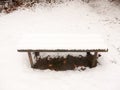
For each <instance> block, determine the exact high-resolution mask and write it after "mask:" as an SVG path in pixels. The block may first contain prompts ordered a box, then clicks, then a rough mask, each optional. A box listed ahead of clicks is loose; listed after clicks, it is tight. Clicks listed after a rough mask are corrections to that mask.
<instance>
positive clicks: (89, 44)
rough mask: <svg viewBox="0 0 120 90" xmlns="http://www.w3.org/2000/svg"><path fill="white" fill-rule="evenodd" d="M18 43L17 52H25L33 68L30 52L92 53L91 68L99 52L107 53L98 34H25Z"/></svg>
mask: <svg viewBox="0 0 120 90" xmlns="http://www.w3.org/2000/svg"><path fill="white" fill-rule="evenodd" d="M20 39H21V40H20V41H19V42H18V49H17V51H18V52H27V53H28V57H29V60H30V64H31V67H33V65H34V64H33V59H32V55H31V53H32V52H94V59H93V60H92V67H94V66H95V62H96V60H97V56H98V53H99V52H108V48H107V46H106V45H105V42H104V40H103V38H102V37H101V35H98V34H29V35H28V34H27V35H23V36H22V37H21V38H20Z"/></svg>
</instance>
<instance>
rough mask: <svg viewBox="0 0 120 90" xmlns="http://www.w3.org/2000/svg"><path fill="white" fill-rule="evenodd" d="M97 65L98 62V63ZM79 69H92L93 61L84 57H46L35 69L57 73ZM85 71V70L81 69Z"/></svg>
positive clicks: (40, 59)
mask: <svg viewBox="0 0 120 90" xmlns="http://www.w3.org/2000/svg"><path fill="white" fill-rule="evenodd" d="M96 63H97V62H96ZM77 67H91V60H89V59H88V58H87V57H83V56H72V55H67V57H66V58H64V57H60V56H58V57H54V58H52V57H50V56H48V57H45V58H39V59H37V61H36V63H35V64H34V66H33V68H35V69H42V70H44V69H50V70H55V71H65V70H74V69H75V68H77ZM81 69H83V70H84V69H85V68H81Z"/></svg>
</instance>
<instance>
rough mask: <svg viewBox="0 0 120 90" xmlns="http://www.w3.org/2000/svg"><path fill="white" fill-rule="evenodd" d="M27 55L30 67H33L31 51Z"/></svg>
mask: <svg viewBox="0 0 120 90" xmlns="http://www.w3.org/2000/svg"><path fill="white" fill-rule="evenodd" d="M28 57H29V61H30V64H31V67H33V60H32V55H31V52H28Z"/></svg>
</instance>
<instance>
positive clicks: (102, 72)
mask: <svg viewBox="0 0 120 90" xmlns="http://www.w3.org/2000/svg"><path fill="white" fill-rule="evenodd" d="M103 1H104V0H99V2H90V3H89V4H86V3H83V2H82V1H72V2H66V3H64V4H59V5H52V6H50V5H45V4H42V5H38V6H36V8H32V9H25V10H23V9H22V10H21V9H19V10H17V11H15V12H13V13H10V14H7V15H5V14H1V15H0V55H1V56H0V90H23V89H26V90H40V89H41V90H73V89H74V90H80V89H82V90H88V89H89V90H104V89H108V90H119V89H120V85H119V83H120V60H119V58H120V37H119V36H120V30H119V29H120V16H119V15H120V10H119V5H117V6H116V3H109V2H108V1H107V0H106V1H105V2H103ZM25 33H73V34H74V33H100V34H102V35H103V36H104V39H105V42H106V44H107V45H108V48H109V52H108V53H102V57H101V58H99V62H100V64H99V65H98V66H97V67H96V68H92V69H90V68H87V69H86V70H85V71H79V70H78V69H77V70H74V71H71V70H68V71H60V72H56V71H50V70H35V69H32V68H30V65H29V61H28V57H27V54H26V53H19V52H17V42H18V41H19V40H20V36H21V34H25Z"/></svg>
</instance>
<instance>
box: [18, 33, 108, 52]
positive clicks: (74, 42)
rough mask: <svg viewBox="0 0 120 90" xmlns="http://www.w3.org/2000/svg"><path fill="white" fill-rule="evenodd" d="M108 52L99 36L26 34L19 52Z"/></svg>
mask: <svg viewBox="0 0 120 90" xmlns="http://www.w3.org/2000/svg"><path fill="white" fill-rule="evenodd" d="M28 49H32V50H46V49H47V50H57V49H62V50H66V49H67V50H96V49H101V50H107V46H106V45H105V43H104V39H103V38H102V36H101V35H99V34H90V33H89V34H87V33H86V34H81V33H80V34H79V33H77V34H70V33H69V34H45V33H44V34H24V35H23V36H22V37H21V40H20V41H19V43H18V50H28Z"/></svg>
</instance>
